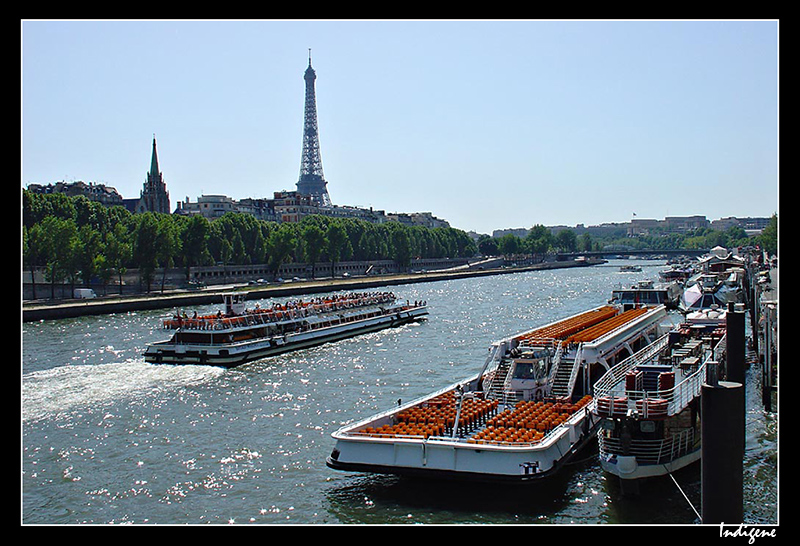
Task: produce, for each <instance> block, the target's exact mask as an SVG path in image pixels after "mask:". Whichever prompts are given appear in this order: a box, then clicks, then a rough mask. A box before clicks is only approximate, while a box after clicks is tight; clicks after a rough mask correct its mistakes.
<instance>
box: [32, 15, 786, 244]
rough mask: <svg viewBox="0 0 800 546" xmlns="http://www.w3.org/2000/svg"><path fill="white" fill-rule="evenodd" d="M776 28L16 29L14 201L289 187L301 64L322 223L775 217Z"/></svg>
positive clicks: (526, 24) (585, 24)
mask: <svg viewBox="0 0 800 546" xmlns="http://www.w3.org/2000/svg"><path fill="white" fill-rule="evenodd" d="M778 26H779V25H778V22H777V21H535V20H531V21H515V20H508V21H500V20H486V21H457V20H454V21H438V20H437V21H413V20H410V21H406V20H397V21H395V20H374V21H302V20H301V21H295V20H288V21H269V20H267V21H226V20H223V21H135V20H131V21H125V20H123V21H38V20H27V21H22V22H21V27H22V117H21V129H22V130H21V143H22V156H21V157H22V187H25V186H27V184H29V183H41V184H47V183H51V182H56V181H59V180H65V181H68V182H71V181H76V180H83V181H86V182H97V183H103V184H106V185H110V186H113V187H115V188H116V189H117V190H118V191H119V192H120V193H121V194H122V195H123V197H126V198H130V197H138V195H139V192H140V191H141V189H142V185H143V183H144V180H145V177H146V174H147V170H148V169H149V167H150V152H151V146H152V138H153V135H154V134H155V136H156V139H157V143H158V155H159V162H160V167H161V171H162V172H163V174H164V179H165V181H166V183H167V189H168V190H169V192H170V198H171V202H172V206H173V207H174V206H175V203H176V202H177V201H178V200H181V201H182V200H185V199H186V198H187V197H188V198H189V199H191V201H193V202H195V201H197V198H198V197H199V196H200V195H211V194H222V195H227V196H229V197H232V198H234V199H241V198H245V197H271V196H272V192H274V191H278V190H283V189H286V190H294V189H295V184H296V182H297V179H298V177H299V172H300V155H301V150H302V131H303V102H304V92H305V88H304V85H305V84H304V81H303V73H304V71H305V69H306V66H307V64H308V50H309V48H310V49H311V51H312V64H313V67H314V69H315V71H316V73H317V81H316V95H317V113H318V120H319V138H320V146H321V153H322V164H323V169H324V173H325V178H326V180H327V181H328V190H329V193H330V195H331V199H332V200H333V202H334V203H335V204H340V205H355V206H360V207H370V206H371V207H374V208H376V209H381V210H385V211H387V212H415V211H428V212H432V213H433V214H434V215H435V216H438V217H440V218H444V219H446V220H448V221H449V222H450V224H451V225H452V226H453V227H457V228H460V229H465V230H475V231H478V232H480V233H491V232H492V230H494V229H502V228H516V227H530V226H532V225H535V224H544V225H558V224H564V225H576V224H579V223H583V224H585V225H596V224H600V223H603V222H627V221H629V220H630V219H631V218H633V217H634V214H635V215H636V216H635V217H636V218H655V219H662V218H664V217H666V216H685V215H694V214H702V215H705V216H706V217H708V218H709V219H710V220H714V219H717V218H721V217H727V216H770V215H771V214H772V213H774V212H777V209H778Z"/></svg>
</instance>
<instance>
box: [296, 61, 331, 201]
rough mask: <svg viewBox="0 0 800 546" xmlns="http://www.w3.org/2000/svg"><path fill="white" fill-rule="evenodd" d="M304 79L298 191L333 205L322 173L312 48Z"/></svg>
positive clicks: (315, 199)
mask: <svg viewBox="0 0 800 546" xmlns="http://www.w3.org/2000/svg"><path fill="white" fill-rule="evenodd" d="M303 79H304V80H305V82H306V101H305V118H304V123H303V154H302V157H301V161H300V179H299V180H298V181H297V192H298V193H300V194H304V195H311V196H312V198H313V199H314V201H316V202H317V203H318V204H320V205H323V206H330V205H331V198H330V195H328V189H327V185H328V183H327V182H326V181H325V175H324V174H323V173H322V156H321V154H320V149H319V128H318V127H317V99H316V93H315V90H314V82H315V81H316V79H317V73H316V72H315V71H314V69H313V68H312V67H311V49H310V48H309V50H308V68H306V71H305V74H304V75H303Z"/></svg>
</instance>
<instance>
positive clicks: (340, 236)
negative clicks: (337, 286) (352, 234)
mask: <svg viewBox="0 0 800 546" xmlns="http://www.w3.org/2000/svg"><path fill="white" fill-rule="evenodd" d="M325 238H326V239H327V240H328V259H329V260H330V262H331V277H335V276H336V262H338V261H339V260H341V258H342V256H343V255H345V252H347V249H348V248H349V247H350V240H349V239H348V238H347V232H346V231H345V229H344V226H343V225H342V224H341V223H339V222H331V223H330V224H329V225H328V230H327V232H326V233H325Z"/></svg>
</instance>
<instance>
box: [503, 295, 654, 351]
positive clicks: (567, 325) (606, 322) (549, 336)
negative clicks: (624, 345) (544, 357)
mask: <svg viewBox="0 0 800 546" xmlns="http://www.w3.org/2000/svg"><path fill="white" fill-rule="evenodd" d="M650 309H651V308H650V307H635V308H633V309H628V310H627V311H623V312H620V311H619V309H618V308H617V307H614V306H611V305H609V306H605V307H600V308H597V309H592V310H591V311H586V312H585V313H581V314H579V315H576V316H574V317H570V318H568V319H565V320H562V321H559V322H555V323H553V324H550V325H547V326H544V327H542V328H537V329H535V330H532V331H531V332H528V333H525V334H523V335H521V336H520V337H519V342H520V344H521V345H537V344H540V345H546V344H550V343H552V342H553V341H554V340H555V341H560V342H562V343H564V344H569V343H585V342H591V341H595V340H597V339H599V338H601V337H602V336H604V335H606V334H607V333H609V332H611V331H613V330H615V329H617V328H620V327H621V326H624V325H625V324H627V323H628V322H630V321H632V320H634V319H636V318H638V317H640V316H642V315H644V314H645V313H647V312H648V311H649V310H650Z"/></svg>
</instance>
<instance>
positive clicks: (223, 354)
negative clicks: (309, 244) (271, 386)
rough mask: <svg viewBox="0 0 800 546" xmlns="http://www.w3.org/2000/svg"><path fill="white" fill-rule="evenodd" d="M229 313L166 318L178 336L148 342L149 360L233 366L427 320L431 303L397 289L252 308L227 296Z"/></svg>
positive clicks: (238, 296) (165, 324) (238, 298)
mask: <svg viewBox="0 0 800 546" xmlns="http://www.w3.org/2000/svg"><path fill="white" fill-rule="evenodd" d="M224 301H225V311H224V312H223V311H222V310H220V311H218V312H217V313H215V314H209V315H203V316H197V315H196V314H194V315H193V316H192V317H188V316H187V315H185V314H180V313H179V314H176V315H175V316H174V317H171V318H169V319H166V320H164V321H163V327H164V328H165V329H170V330H175V333H174V334H173V335H172V337H171V338H170V339H168V340H165V341H159V342H156V343H152V344H150V345H148V347H147V350H146V351H145V353H144V357H145V361H147V362H150V363H155V364H204V365H210V366H223V367H233V366H238V365H240V364H244V363H245V362H250V361H253V360H257V359H260V358H264V357H267V356H272V355H276V354H281V353H285V352H288V351H293V350H296V349H302V348H306V347H312V346H315V345H320V344H322V343H327V342H330V341H336V340H339V339H345V338H348V337H353V336H357V335H360V334H364V333H367V332H373V331H377V330H382V329H385V328H391V327H394V326H399V325H401V324H405V323H408V322H415V321H419V320H423V319H424V318H425V317H426V316H427V314H428V310H427V305H426V302H413V303H412V302H403V301H399V300H397V299H396V297H395V295H394V294H393V293H391V292H364V293H349V294H341V295H334V296H330V297H327V298H313V299H311V300H307V301H303V300H296V301H290V302H286V303H283V304H275V305H273V306H271V307H268V308H264V309H262V308H259V307H256V308H254V309H252V310H248V309H246V307H245V303H244V299H243V295H241V294H226V295H225V296H224Z"/></svg>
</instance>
